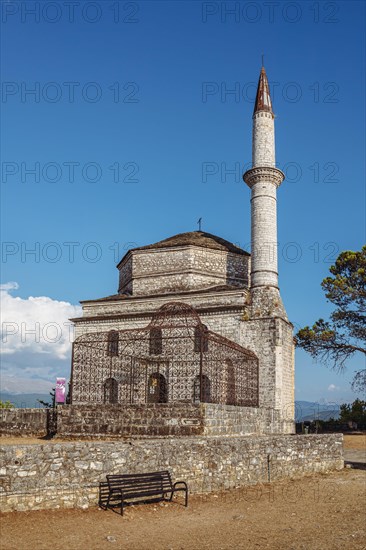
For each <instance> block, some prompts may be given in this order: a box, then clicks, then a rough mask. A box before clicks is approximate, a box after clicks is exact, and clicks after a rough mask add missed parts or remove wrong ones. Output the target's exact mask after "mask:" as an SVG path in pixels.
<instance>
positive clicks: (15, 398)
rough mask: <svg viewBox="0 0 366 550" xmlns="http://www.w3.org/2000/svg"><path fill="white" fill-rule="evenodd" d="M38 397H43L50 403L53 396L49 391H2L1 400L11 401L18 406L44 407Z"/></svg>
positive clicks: (26, 407)
mask: <svg viewBox="0 0 366 550" xmlns="http://www.w3.org/2000/svg"><path fill="white" fill-rule="evenodd" d="M37 399H42V400H43V401H46V403H49V402H50V401H51V396H50V394H49V393H9V392H2V391H0V401H10V403H12V404H13V405H14V406H15V407H17V408H25V409H39V408H43V406H42V405H41V404H40V403H38V401H37Z"/></svg>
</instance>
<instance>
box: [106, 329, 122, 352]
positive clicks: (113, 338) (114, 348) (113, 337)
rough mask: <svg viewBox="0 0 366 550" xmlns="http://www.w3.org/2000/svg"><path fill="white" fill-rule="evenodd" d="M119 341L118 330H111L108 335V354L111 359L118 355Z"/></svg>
mask: <svg viewBox="0 0 366 550" xmlns="http://www.w3.org/2000/svg"><path fill="white" fill-rule="evenodd" d="M118 340H119V334H118V332H117V331H116V330H111V331H110V332H109V333H108V343H107V354H108V355H110V356H111V357H113V356H115V355H118Z"/></svg>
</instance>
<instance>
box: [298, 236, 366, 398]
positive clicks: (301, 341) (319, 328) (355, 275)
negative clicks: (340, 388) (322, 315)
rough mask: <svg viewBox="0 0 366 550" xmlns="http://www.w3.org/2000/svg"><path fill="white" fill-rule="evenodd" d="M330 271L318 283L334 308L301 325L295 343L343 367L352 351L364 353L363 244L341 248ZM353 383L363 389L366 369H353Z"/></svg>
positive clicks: (365, 268)
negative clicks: (357, 248) (357, 247)
mask: <svg viewBox="0 0 366 550" xmlns="http://www.w3.org/2000/svg"><path fill="white" fill-rule="evenodd" d="M329 271H330V273H331V275H332V276H330V277H326V278H325V279H324V280H323V282H322V283H321V286H322V288H323V290H324V291H325V293H326V294H325V296H326V298H327V300H329V301H330V302H332V304H334V306H336V309H335V310H334V311H333V312H332V314H331V315H330V320H329V321H324V320H323V319H319V320H318V321H316V322H315V323H314V324H313V326H312V327H309V326H306V327H304V328H302V329H300V330H299V331H298V332H297V334H296V336H295V344H296V346H297V347H299V348H302V349H304V350H305V351H307V352H308V353H310V355H311V356H312V357H314V358H315V359H318V360H320V361H322V362H324V363H325V364H327V365H330V366H331V367H332V368H335V369H337V370H342V369H343V368H345V363H346V361H347V360H348V359H349V358H350V357H351V356H353V355H354V354H355V353H357V352H359V353H362V354H366V246H363V247H362V250H361V251H359V252H353V251H350V250H348V251H345V252H342V253H341V254H340V255H339V256H338V258H337V260H336V263H335V265H332V266H331V267H330V269H329ZM352 387H353V389H354V390H355V391H362V390H364V389H366V369H362V370H360V371H358V372H356V374H355V376H354V379H353V383H352Z"/></svg>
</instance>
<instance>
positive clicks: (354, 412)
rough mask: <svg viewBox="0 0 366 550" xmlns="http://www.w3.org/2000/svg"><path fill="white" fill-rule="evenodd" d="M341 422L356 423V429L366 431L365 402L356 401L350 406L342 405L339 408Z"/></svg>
mask: <svg viewBox="0 0 366 550" xmlns="http://www.w3.org/2000/svg"><path fill="white" fill-rule="evenodd" d="M340 420H341V422H357V428H358V429H360V430H364V429H366V401H361V399H356V400H355V401H354V402H353V403H352V404H351V405H348V404H346V403H344V404H343V405H341V406H340Z"/></svg>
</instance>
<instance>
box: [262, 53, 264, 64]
mask: <svg viewBox="0 0 366 550" xmlns="http://www.w3.org/2000/svg"><path fill="white" fill-rule="evenodd" d="M262 67H264V53H262Z"/></svg>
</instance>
